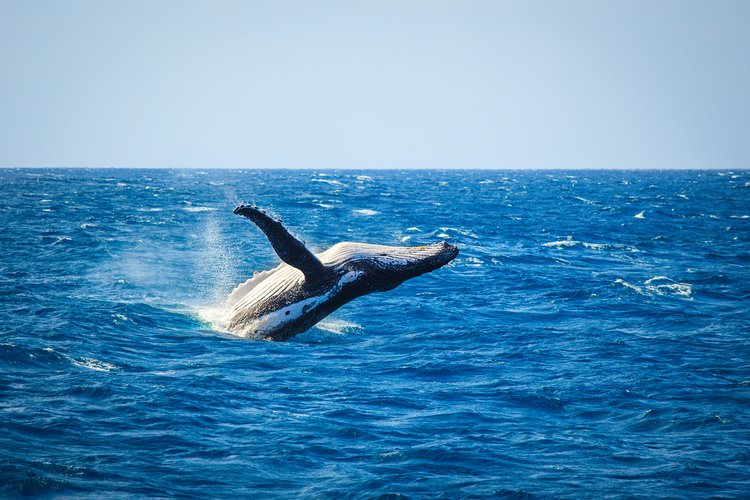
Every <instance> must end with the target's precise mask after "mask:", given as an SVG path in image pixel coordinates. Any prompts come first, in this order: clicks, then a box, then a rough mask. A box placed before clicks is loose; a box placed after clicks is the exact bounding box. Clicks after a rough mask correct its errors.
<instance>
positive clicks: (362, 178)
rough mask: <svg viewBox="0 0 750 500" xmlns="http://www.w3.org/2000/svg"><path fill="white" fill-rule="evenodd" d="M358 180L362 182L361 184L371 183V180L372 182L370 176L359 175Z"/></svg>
mask: <svg viewBox="0 0 750 500" xmlns="http://www.w3.org/2000/svg"><path fill="white" fill-rule="evenodd" d="M356 179H357V180H358V181H360V182H366V181H371V180H372V177H370V176H369V175H358V176H357V177H356Z"/></svg>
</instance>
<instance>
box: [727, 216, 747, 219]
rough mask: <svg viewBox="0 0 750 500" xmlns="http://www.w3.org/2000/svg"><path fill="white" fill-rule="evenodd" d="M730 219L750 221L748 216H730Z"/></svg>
mask: <svg viewBox="0 0 750 500" xmlns="http://www.w3.org/2000/svg"><path fill="white" fill-rule="evenodd" d="M729 218H730V219H750V215H730V216H729Z"/></svg>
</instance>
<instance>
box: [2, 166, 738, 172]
mask: <svg viewBox="0 0 750 500" xmlns="http://www.w3.org/2000/svg"><path fill="white" fill-rule="evenodd" d="M0 170H198V171H205V170H219V171H241V170H280V171H285V170H286V171H315V170H342V171H363V170H367V171H373V170H374V171H383V172H385V171H408V170H415V171H425V170H439V171H453V170H455V171H482V172H501V171H503V172H507V171H560V170H563V171H652V172H653V171H665V172H666V171H673V172H675V171H722V170H750V166H747V167H486V168H484V167H380V168H379V167H182V166H166V167H153V166H148V167H112V166H99V167H90V166H60V165H54V166H36V165H35V166H24V167H6V166H1V165H0Z"/></svg>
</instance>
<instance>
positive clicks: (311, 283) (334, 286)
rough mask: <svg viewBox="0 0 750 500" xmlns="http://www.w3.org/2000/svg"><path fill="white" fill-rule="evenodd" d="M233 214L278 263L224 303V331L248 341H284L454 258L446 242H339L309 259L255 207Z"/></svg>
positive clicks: (307, 253)
mask: <svg viewBox="0 0 750 500" xmlns="http://www.w3.org/2000/svg"><path fill="white" fill-rule="evenodd" d="M234 213H235V214H237V215H242V216H244V217H246V218H248V219H250V220H251V221H252V222H253V223H255V225H256V226H258V228H260V230H261V231H263V233H265V235H266V237H267V238H268V240H269V242H270V243H271V246H272V247H273V249H274V251H275V252H276V254H277V255H278V256H279V258H280V259H281V261H282V263H281V264H280V265H279V266H278V267H276V268H274V269H271V270H270V271H263V272H260V273H255V274H254V275H253V277H252V278H251V279H249V280H247V281H245V282H244V283H241V284H240V285H238V286H237V287H236V288H235V289H234V291H232V293H231V294H230V295H229V297H228V298H227V303H226V311H227V315H226V318H225V325H226V328H227V329H228V330H229V331H230V332H232V333H233V334H235V335H239V336H242V337H247V338H253V339H263V340H269V341H278V340H286V339H288V338H290V337H292V336H294V335H297V334H298V333H302V332H304V331H306V330H308V329H310V328H311V327H312V326H313V325H315V324H316V323H317V322H318V321H320V320H321V319H323V318H325V317H326V316H328V315H329V314H331V313H332V312H333V311H335V310H336V309H338V308H339V307H341V306H342V305H344V304H346V303H347V302H349V301H351V300H353V299H355V298H357V297H361V296H362V295H365V294H368V293H372V292H384V291H387V290H392V289H393V288H395V287H397V286H398V285H400V284H401V283H403V282H404V281H406V280H408V279H411V278H414V277H416V276H419V275H421V274H424V273H427V272H430V271H433V270H435V269H437V268H439V267H442V266H444V265H446V264H447V263H448V262H450V261H451V260H453V259H454V258H455V257H456V255H458V248H456V247H455V246H453V245H449V244H448V243H446V242H440V243H433V244H431V245H425V246H417V247H392V246H384V245H371V244H367V243H352V242H341V243H337V244H335V245H333V246H332V247H331V248H329V249H328V250H326V251H325V252H321V253H319V254H313V253H312V252H311V251H310V250H308V249H307V247H305V244H304V243H302V242H301V241H299V240H298V239H297V238H295V237H294V236H292V235H291V234H290V233H289V231H287V229H286V228H285V227H284V226H283V225H282V223H281V221H280V220H276V219H274V218H272V217H270V216H269V215H268V214H266V213H265V212H264V211H262V210H261V209H259V208H258V207H255V206H251V205H240V206H238V207H236V208H235V209H234Z"/></svg>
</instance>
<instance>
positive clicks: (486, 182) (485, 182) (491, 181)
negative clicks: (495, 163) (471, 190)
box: [479, 179, 495, 184]
mask: <svg viewBox="0 0 750 500" xmlns="http://www.w3.org/2000/svg"><path fill="white" fill-rule="evenodd" d="M494 183H495V181H493V180H492V179H485V180H483V181H479V184H494Z"/></svg>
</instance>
